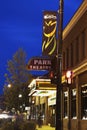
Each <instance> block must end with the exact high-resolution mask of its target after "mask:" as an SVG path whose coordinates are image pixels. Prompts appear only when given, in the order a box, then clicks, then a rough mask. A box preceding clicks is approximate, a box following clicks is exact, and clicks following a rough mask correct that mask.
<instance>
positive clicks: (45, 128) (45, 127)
mask: <svg viewBox="0 0 87 130" xmlns="http://www.w3.org/2000/svg"><path fill="white" fill-rule="evenodd" d="M37 130H55V127H51V126H48V125H43V126H42V127H41V128H38V127H37Z"/></svg>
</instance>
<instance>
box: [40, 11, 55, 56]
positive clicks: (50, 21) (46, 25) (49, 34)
mask: <svg viewBox="0 0 87 130" xmlns="http://www.w3.org/2000/svg"><path fill="white" fill-rule="evenodd" d="M43 15H44V16H43V40H42V54H43V55H45V56H55V55H56V51H57V41H56V32H57V12H56V11H44V14H43Z"/></svg>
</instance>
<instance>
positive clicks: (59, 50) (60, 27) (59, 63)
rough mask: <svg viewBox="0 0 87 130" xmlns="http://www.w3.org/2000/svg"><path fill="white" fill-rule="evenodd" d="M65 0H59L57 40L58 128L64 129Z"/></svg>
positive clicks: (58, 129)
mask: <svg viewBox="0 0 87 130" xmlns="http://www.w3.org/2000/svg"><path fill="white" fill-rule="evenodd" d="M63 4H64V3H63V0H59V12H58V16H59V17H58V40H57V57H56V62H57V68H56V72H57V90H56V130H62V129H63V115H62V90H63V89H62V32H63Z"/></svg>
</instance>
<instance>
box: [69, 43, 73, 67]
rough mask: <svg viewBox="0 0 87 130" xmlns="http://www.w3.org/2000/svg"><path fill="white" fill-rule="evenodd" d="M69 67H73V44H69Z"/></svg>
mask: <svg viewBox="0 0 87 130" xmlns="http://www.w3.org/2000/svg"><path fill="white" fill-rule="evenodd" d="M70 59H71V67H73V44H71V58H70Z"/></svg>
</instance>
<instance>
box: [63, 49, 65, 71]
mask: <svg viewBox="0 0 87 130" xmlns="http://www.w3.org/2000/svg"><path fill="white" fill-rule="evenodd" d="M63 70H65V52H63Z"/></svg>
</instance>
